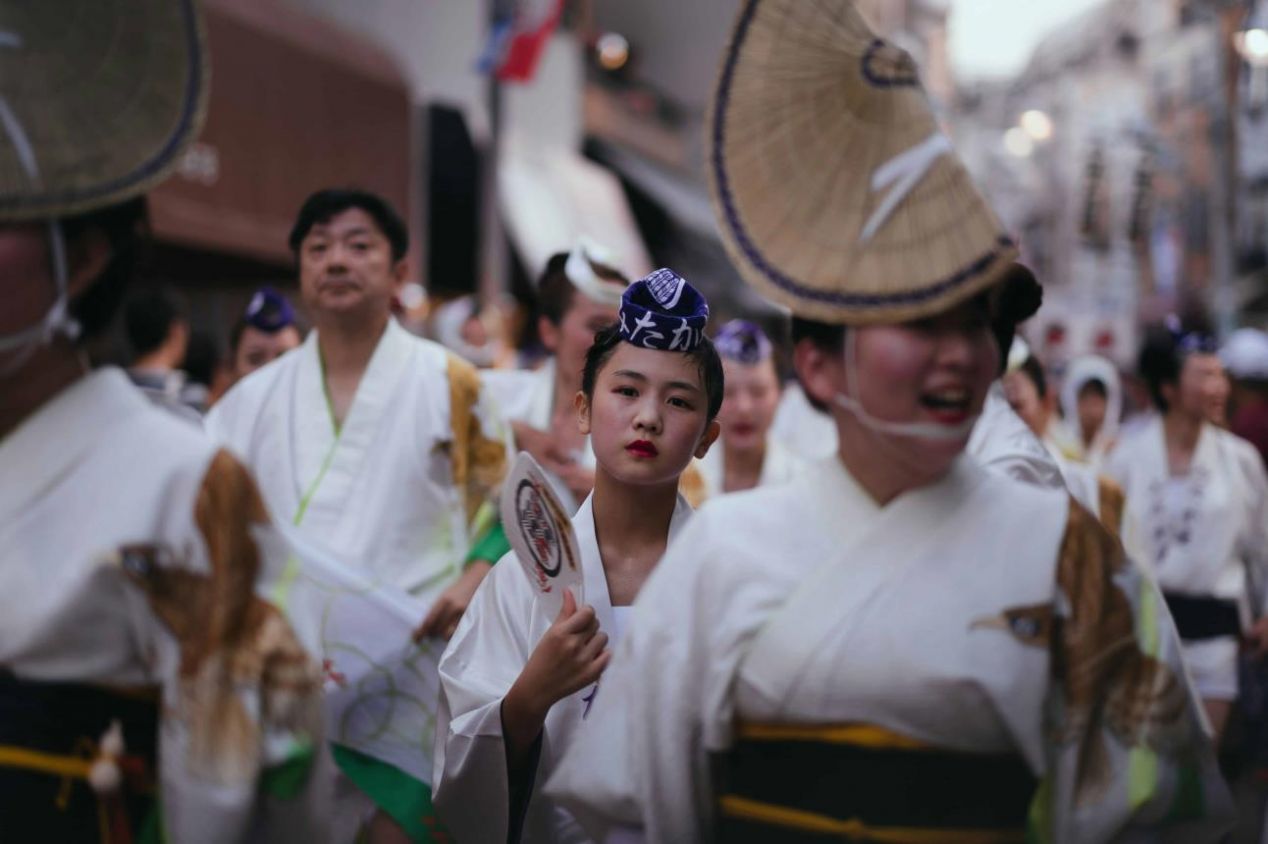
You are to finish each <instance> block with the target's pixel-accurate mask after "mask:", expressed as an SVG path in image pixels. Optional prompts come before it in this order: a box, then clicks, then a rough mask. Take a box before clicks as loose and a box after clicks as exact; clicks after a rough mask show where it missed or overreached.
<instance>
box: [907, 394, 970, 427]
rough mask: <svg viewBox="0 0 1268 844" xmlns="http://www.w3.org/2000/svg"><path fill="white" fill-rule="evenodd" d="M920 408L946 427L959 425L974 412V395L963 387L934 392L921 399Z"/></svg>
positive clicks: (924, 395)
mask: <svg viewBox="0 0 1268 844" xmlns="http://www.w3.org/2000/svg"><path fill="white" fill-rule="evenodd" d="M920 406H921V407H923V408H924V409H925V410H927V411H928V412H929V415H930V416H932V417H933V418H934V419H935V420H937V421H938V422H941V423H942V424H944V425H959V424H960V423H961V422H964V421H965V420H966V419H968V418H969V415H970V413H971V412H972V409H973V394H972V393H970V392H969V391H968V390H966V389H964V388H963V387H953V388H947V389H944V390H934V391H932V392H928V393H925V394H923V395H922V396H921V397H920Z"/></svg>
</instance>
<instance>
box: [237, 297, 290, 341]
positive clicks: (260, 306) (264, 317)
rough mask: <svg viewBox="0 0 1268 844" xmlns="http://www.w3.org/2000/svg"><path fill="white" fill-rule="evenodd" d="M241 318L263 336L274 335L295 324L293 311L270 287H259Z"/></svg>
mask: <svg viewBox="0 0 1268 844" xmlns="http://www.w3.org/2000/svg"><path fill="white" fill-rule="evenodd" d="M242 318H243V320H244V321H245V322H246V324H247V325H249V326H251V327H252V328H258V329H259V330H260V331H263V332H264V333H265V334H275V333H277V332H278V331H281V330H282V329H283V328H285V327H286V326H288V325H294V324H295V309H294V308H292V307H291V303H290V302H288V301H287V300H286V297H285V296H283V295H282V294H281V293H278V292H277V291H276V290H274V289H273V288H271V287H261V288H260V289H259V290H257V291H255V295H254V296H252V297H251V301H250V302H249V303H247V309H246V312H245V313H244V314H243V315H242Z"/></svg>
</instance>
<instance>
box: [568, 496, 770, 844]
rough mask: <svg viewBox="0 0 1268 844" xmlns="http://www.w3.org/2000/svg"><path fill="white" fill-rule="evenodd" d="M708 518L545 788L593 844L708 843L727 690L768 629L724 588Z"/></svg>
mask: <svg viewBox="0 0 1268 844" xmlns="http://www.w3.org/2000/svg"><path fill="white" fill-rule="evenodd" d="M714 515H716V513H711V512H710V511H709V510H708V509H707V508H706V509H705V510H704V511H702V512H700V513H698V514H697V515H696V516H695V517H693V519H692V520H691V522H690V523H689V524H688V525H687V526H686V527H685V528H684V529H683V531H682V533H681V534H679V536H678V537H677V538H676V539H675V540H674V541H673V543H672V544H671V546H670V548H669V551H668V552H667V553H666V555H665V558H664V559H663V560H662V561H661V562H660V564H659V565H658V566H657V567H656V570H655V571H654V572H653V574H652V576H651V577H650V578H649V579H648V581H647V583H646V584H645V585H644V587H643V590H642V592H640V593H639V596H638V600H637V602H636V603H635V609H634V618H633V620H632V622H631V624H630V627H629V629H628V630H627V631H626V633H625V635H624V637H623V638H622V639H621V643H620V645H619V646H618V647H617V651H616V653H615V655H614V657H613V660H612V665H611V666H610V667H609V668H608V670H607V672H606V673H605V674H604V676H603V679H602V681H601V682H600V685H599V692H598V696H597V697H596V699H595V702H594V708H593V710H592V711H591V713H590V717H589V718H588V719H587V720H586V722H585V723H584V724H583V725H582V726H581V727H580V728H579V730H578V732H577V735H576V736H575V738H574V740H573V744H572V747H571V748H570V749H569V751H568V753H567V754H566V755H565V757H564V759H563V762H562V763H561V764H560V766H559V767H558V768H557V770H556V773H555V774H554V776H553V777H552V778H551V779H550V781H549V782H548V783H547V786H546V794H547V795H548V796H549V797H551V798H552V799H554V800H556V801H557V802H558V803H560V804H561V805H562V806H564V807H565V808H566V809H568V810H569V811H570V812H572V814H573V816H574V817H575V818H576V819H577V820H578V822H580V823H581V825H582V826H583V827H585V829H586V832H587V833H589V835H590V836H591V837H592V838H593V839H594V840H595V841H605V840H607V837H608V835H609V834H610V833H611V832H612V831H613V830H614V829H616V828H620V827H638V828H642V829H643V831H644V833H645V835H646V840H647V841H649V842H682V841H701V840H707V839H708V834H707V830H708V828H709V825H710V817H711V814H712V802H713V799H712V783H711V777H710V770H709V753H710V752H711V751H715V750H721V749H724V748H725V747H726V746H727V745H728V744H729V743H730V730H731V713H732V702H731V699H730V685H731V678H732V676H733V675H734V673H735V671H736V669H737V667H738V664H739V661H740V657H741V656H742V653H743V645H744V643H745V642H746V641H747V639H748V638H749V637H750V636H751V635H752V633H753V632H754V630H755V629H756V628H757V626H758V624H760V621H761V619H762V618H763V617H764V615H763V613H762V612H754V611H753V601H752V596H751V594H750V593H748V592H746V590H745V589H744V588H743V582H744V581H743V580H742V579H741V578H738V577H737V578H730V579H729V580H730V583H724V582H721V581H719V580H718V579H717V578H716V577H714V576H713V575H712V574H711V572H717V571H720V570H722V569H723V568H724V566H723V565H722V564H723V562H724V561H725V560H726V558H727V556H728V555H727V553H726V550H725V548H724V547H722V546H721V542H722V540H723V536H724V528H725V526H724V525H719V526H718V527H713V526H712V522H713V521H714V520H712V519H711V518H710V517H711V516H714Z"/></svg>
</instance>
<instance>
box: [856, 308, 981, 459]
mask: <svg viewBox="0 0 1268 844" xmlns="http://www.w3.org/2000/svg"><path fill="white" fill-rule="evenodd" d="M856 336H857V332H856V331H855V330H854V329H848V328H847V329H846V331H845V343H844V346H845V377H846V383H845V392H842V393H837V394H836V395H835V396H833V399H834V401H836V403H837V405H838V406H839V407H841V408H843V409H845V410H846V411H848V412H849V413H850V414H852V415H853V416H854V418H855V419H857V420H858V421H859V422H860V423H862V424H863V425H864V426H865V427H867V428H870V429H871V430H872V431H874V432H876V433H878V434H889V435H892V436H900V437H915V438H917V439H925V440H941V441H950V440H959V439H967V438H968V437H969V435H970V434H971V433H972V432H973V426H974V425H976V424H977V420H978V416H980V415H981V411H979V412H978V413H975V414H973V415H971V416H970V417H969V418H967V419H965V420H964V421H963V422H960V423H958V424H956V425H942V424H939V423H937V422H893V421H890V420H887V419H878V418H877V417H875V416H873V415H872V414H871V413H869V412H868V411H867V408H865V407H864V406H863V402H862V401H860V400H859V399H857V398H855V397H854V396H852V395H850V392H851V391H854V390H856V389H857V388H856V387H855V385H856V384H858V360H857V357H858V351H857V349H856V348H855V346H856V343H857V341H856V339H855V338H856Z"/></svg>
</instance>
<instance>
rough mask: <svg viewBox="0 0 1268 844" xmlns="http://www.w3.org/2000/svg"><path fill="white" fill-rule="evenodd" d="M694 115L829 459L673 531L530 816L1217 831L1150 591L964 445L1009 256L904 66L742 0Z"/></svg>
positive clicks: (784, 826)
mask: <svg viewBox="0 0 1268 844" xmlns="http://www.w3.org/2000/svg"><path fill="white" fill-rule="evenodd" d="M714 102H715V107H714V110H713V114H712V115H711V120H710V127H711V132H710V134H709V138H710V141H711V146H710V149H709V159H708V160H709V162H710V167H711V169H710V175H711V183H712V188H713V191H714V207H715V209H717V210H718V212H719V216H720V218H721V219H720V231H721V232H722V235H723V239H724V243H725V244H726V246H727V248H728V253H729V255H730V257H731V259H732V261H733V262H734V263H735V265H736V267H737V269H738V270H739V272H740V273H741V275H742V276H743V277H744V279H745V280H746V281H748V282H749V283H751V284H753V285H755V286H756V287H758V288H759V289H760V290H761V291H762V292H763V293H765V294H766V295H768V296H770V297H771V298H773V299H774V300H775V301H776V302H778V303H780V304H783V305H785V306H787V307H788V308H790V309H791V310H792V312H793V315H794V318H795V319H794V325H793V337H794V342H795V350H794V366H795V369H796V372H797V375H798V378H799V380H800V381H801V383H802V385H803V387H804V388H805V390H806V393H807V395H808V396H810V397H811V398H813V399H814V400H816V401H818V402H820V403H822V404H824V405H826V406H828V407H830V408H831V413H832V418H833V423H834V425H835V427H836V430H837V434H838V447H837V453H836V455H835V456H834V457H833V458H830V459H829V460H826V461H824V462H822V463H819V464H816V465H815V466H814V467H813V468H811V470H810V471H809V472H808V473H807V474H806V475H805V476H804V477H803V478H801V479H799V480H798V482H796V483H793V484H785V485H782V486H776V487H768V488H763V489H757V490H753V491H751V492H747V493H740V494H737V495H730V496H725V497H723V498H721V499H720V500H718V501H716V502H711V503H710V504H709V505H708V506H707V507H705V508H703V509H702V510H701V512H700V513H698V514H697V515H696V516H695V517H694V518H693V519H692V521H691V523H690V524H689V525H688V526H687V528H686V529H685V530H684V531H683V532H682V534H681V535H680V536H679V537H678V538H677V539H675V541H674V543H673V544H672V545H671V547H670V549H669V551H668V553H666V555H665V558H664V560H662V561H661V564H660V565H659V566H658V567H657V569H656V571H655V572H653V574H652V576H651V577H650V578H649V579H648V581H647V583H646V584H645V585H644V587H643V591H642V592H641V593H640V594H639V597H638V601H637V602H636V605H635V611H634V617H633V619H631V623H630V627H629V629H628V630H627V631H626V634H625V636H624V638H623V639H622V640H621V643H620V645H619V646H618V647H617V649H616V652H615V655H614V657H613V661H612V667H611V669H610V670H609V671H608V673H607V674H606V675H605V676H604V678H603V696H604V698H603V700H604V703H605V704H606V705H604V706H601V707H596V709H595V711H594V712H593V713H592V714H591V718H590V719H589V720H588V721H587V722H586V723H585V724H584V725H583V726H582V728H581V729H580V730H579V731H578V734H577V736H576V739H575V741H574V743H573V746H572V749H571V751H570V753H569V755H568V756H567V757H566V758H565V760H564V763H563V764H562V765H561V766H560V767H559V769H558V770H557V771H556V773H555V776H554V777H553V778H552V780H551V782H549V783H548V784H547V788H546V794H547V796H549V797H551V798H553V799H556V800H558V801H560V803H561V804H562V805H564V806H565V808H567V809H568V810H570V811H572V812H573V813H574V816H575V817H576V818H577V820H578V821H579V822H580V823H581V824H582V825H583V826H584V827H585V829H586V830H587V832H589V833H590V834H591V835H592V836H593V837H595V838H596V839H597V840H604V838H605V837H606V836H607V835H608V834H609V833H611V832H612V831H613V830H615V829H619V828H621V827H635V828H638V829H640V830H641V832H642V834H643V835H645V837H646V840H648V841H650V842H666V844H667V843H668V842H685V841H710V840H717V841H726V842H748V841H754V842H756V841H779V842H803V841H804V842H809V841H825V842H826V841H833V840H835V841H840V840H855V841H886V842H968V841H973V842H1005V841H1036V842H1071V843H1073V842H1078V844H1097V842H1107V841H1122V840H1142V839H1143V840H1151V839H1150V837H1151V836H1152V840H1167V841H1176V842H1210V841H1214V840H1216V839H1217V838H1218V837H1219V836H1220V835H1221V834H1222V833H1223V832H1224V831H1225V829H1226V828H1227V825H1228V821H1229V820H1230V818H1229V816H1228V815H1227V814H1226V811H1227V808H1228V795H1227V790H1226V789H1225V788H1224V786H1223V783H1222V781H1221V780H1220V778H1219V775H1218V772H1217V771H1216V769H1215V766H1214V757H1213V754H1212V750H1211V745H1210V742H1209V740H1208V738H1207V737H1206V735H1205V734H1204V733H1203V730H1202V725H1201V718H1200V712H1199V710H1198V709H1197V707H1196V705H1195V703H1194V701H1193V699H1192V697H1191V691H1190V689H1189V687H1188V684H1187V682H1186V678H1185V674H1184V670H1183V668H1182V666H1181V662H1180V653H1179V645H1178V642H1177V641H1176V639H1175V636H1174V633H1173V631H1172V627H1171V624H1170V622H1169V620H1168V619H1167V616H1166V610H1165V607H1164V606H1163V605H1162V603H1161V598H1160V596H1159V595H1158V594H1157V592H1156V589H1155V588H1154V587H1153V586H1152V584H1151V583H1150V582H1149V581H1148V580H1147V579H1145V578H1143V577H1141V576H1140V574H1139V572H1138V571H1137V570H1136V569H1135V568H1133V567H1132V566H1131V565H1130V564H1129V563H1128V562H1127V561H1126V560H1125V559H1124V558H1123V555H1122V553H1121V546H1120V545H1119V543H1117V542H1116V541H1115V540H1114V539H1113V537H1112V536H1110V535H1109V534H1108V533H1107V532H1106V531H1105V530H1104V528H1102V527H1101V526H1100V524H1099V523H1098V522H1097V521H1096V519H1095V518H1094V517H1092V516H1091V515H1090V514H1089V513H1088V512H1087V511H1086V510H1085V509H1083V508H1082V507H1081V506H1079V505H1077V504H1076V503H1073V502H1072V501H1071V499H1070V497H1069V495H1068V493H1066V492H1065V491H1064V490H1059V489H1046V488H1042V487H1039V486H1036V485H1033V484H1028V483H1019V482H1018V481H1016V480H1014V479H1011V478H1009V477H1006V476H1004V475H1002V474H1000V473H996V472H990V471H987V470H986V469H984V468H983V467H982V466H981V465H980V464H979V463H977V461H975V460H973V459H972V458H970V457H967V456H966V455H965V453H964V452H965V447H966V444H967V443H968V440H969V436H970V432H971V430H972V427H973V424H974V421H975V419H976V417H977V416H978V414H980V413H981V411H982V407H983V404H984V402H985V399H986V394H987V391H988V389H989V388H990V385H991V382H992V381H993V380H994V379H995V377H996V375H997V374H998V371H999V363H1000V350H999V348H998V347H997V344H996V342H995V340H994V338H993V337H992V333H991V330H990V326H991V323H992V322H994V321H999V322H1005V321H1012V318H1013V317H1015V314H1013V313H1012V312H1011V308H1009V307H1002V306H1001V305H1002V304H1003V303H1007V302H1009V301H1011V300H1012V297H1011V296H1009V295H1006V294H1007V291H1006V290H1004V289H1002V286H1003V285H1004V284H1005V283H1006V282H1008V283H1011V282H1010V281H1009V279H1007V278H1006V276H1007V274H1008V267H1009V265H1010V263H1011V261H1012V259H1013V258H1014V256H1015V254H1016V250H1015V248H1014V246H1013V245H1012V242H1011V241H1010V240H1009V239H1008V238H1007V236H1006V235H1005V234H1004V233H1003V231H1002V229H1001V227H1000V225H999V223H998V221H997V220H996V219H995V217H994V215H993V214H992V213H991V211H990V209H989V208H988V207H987V206H986V204H985V201H984V200H983V199H982V198H981V197H980V195H979V194H977V192H976V191H975V189H974V187H973V185H972V183H971V182H970V181H969V179H968V176H967V173H966V171H965V170H964V168H963V165H962V164H961V163H960V162H959V160H958V158H957V157H956V156H955V155H954V151H953V150H952V148H951V146H950V142H949V141H948V140H947V139H946V138H945V137H944V136H943V135H942V134H941V131H940V129H939V127H938V122H937V120H936V118H935V117H934V115H933V114H932V113H931V111H930V110H929V106H928V102H927V100H926V98H925V96H924V93H923V91H921V90H920V87H919V84H918V81H917V77H916V73H915V67H914V64H913V63H912V61H911V58H910V57H909V56H907V55H906V54H905V53H904V52H903V51H901V50H900V49H898V48H896V47H894V46H892V45H890V44H887V43H885V42H883V41H880V40H878V39H877V38H876V37H875V35H874V34H873V33H872V32H871V31H870V30H869V29H868V27H867V25H866V24H865V23H864V21H863V19H862V18H861V16H860V14H859V12H858V11H857V9H856V8H855V7H854V4H853V3H850V2H846V0H837V2H832V0H818V2H815V3H805V2H803V0H749V2H746V3H743V4H741V7H740V11H739V14H738V19H737V24H736V28H735V32H734V35H733V38H732V41H731V44H730V46H729V47H728V49H727V50H726V51H725V53H724V64H723V69H722V72H721V74H720V76H719V86H718V92H717V96H716V98H715V101H714ZM763 135H764V136H765V140H766V144H765V145H764V146H762V145H761V140H762V137H763Z"/></svg>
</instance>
